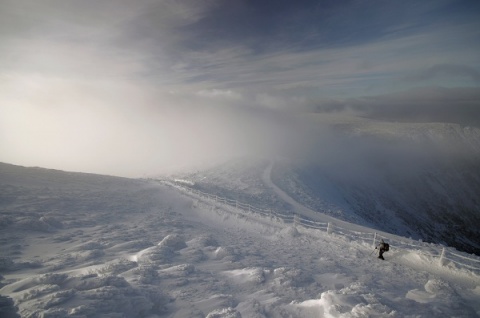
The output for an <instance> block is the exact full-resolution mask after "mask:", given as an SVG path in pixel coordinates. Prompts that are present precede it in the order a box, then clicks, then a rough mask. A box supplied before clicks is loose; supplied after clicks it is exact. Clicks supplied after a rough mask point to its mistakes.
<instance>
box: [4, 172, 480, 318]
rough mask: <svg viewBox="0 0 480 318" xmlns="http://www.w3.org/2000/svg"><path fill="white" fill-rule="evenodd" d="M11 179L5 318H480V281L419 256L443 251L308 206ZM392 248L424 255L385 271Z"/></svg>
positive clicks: (55, 177)
mask: <svg viewBox="0 0 480 318" xmlns="http://www.w3.org/2000/svg"><path fill="white" fill-rule="evenodd" d="M0 168H2V169H0V190H1V191H0V193H1V196H0V211H2V212H1V214H2V219H1V220H2V222H0V239H1V241H0V243H1V244H0V265H1V266H0V274H1V275H0V294H1V296H0V317H2V318H3V317H19V316H21V317H32V318H38V317H74V318H85V317H95V318H96V317H99V318H112V317H128V318H137V317H138V318H140V317H142V318H159V317H160V318H162V317H165V318H183V317H189V318H190V317H192V318H201V317H202V318H205V317H208V318H232V317H235V318H267V317H268V318H357V317H394V318H402V317H409V318H411V317H422V318H423V317H424V318H430V317H478V316H479V315H480V277H479V275H478V274H477V273H475V272H474V271H472V270H467V269H465V268H463V267H460V266H459V265H456V264H455V263H453V262H450V261H448V260H445V263H444V264H443V266H440V264H439V263H440V260H439V257H433V256H429V255H427V254H422V253H419V252H418V251H425V252H429V253H431V254H432V255H438V246H437V245H433V244H426V243H423V242H413V241H411V240H407V239H405V238H402V237H396V236H393V235H392V236H390V235H389V234H388V233H382V232H378V233H377V236H376V237H375V236H372V230H371V229H368V228H364V227H361V226H358V225H355V224H349V223H346V222H343V223H342V222H335V221H333V219H331V218H330V219H329V218H327V217H324V216H321V215H318V213H317V215H318V218H314V217H311V216H312V215H314V213H313V212H311V211H308V210H302V209H301V207H299V206H295V207H293V208H294V210H293V211H295V213H296V215H297V216H296V217H293V216H290V217H289V218H288V219H287V218H282V214H284V212H282V213H278V212H277V214H278V215H277V216H272V215H267V214H268V212H269V211H268V209H267V211H262V212H264V214H260V213H257V211H256V209H255V208H254V206H255V205H256V202H258V201H257V200H253V201H248V200H244V199H242V201H244V202H248V203H243V206H244V208H243V209H241V208H236V207H234V206H233V205H232V203H230V205H229V204H224V203H223V201H222V202H219V201H220V200H219V199H218V197H217V202H215V199H214V197H213V196H212V197H210V198H209V199H206V198H204V197H200V196H199V195H197V194H193V193H191V192H185V191H184V190H181V191H179V189H177V187H176V186H174V187H172V186H167V185H165V184H163V183H160V182H156V181H147V180H129V179H119V178H105V177H102V176H95V175H88V176H87V175H79V174H67V173H63V172H52V171H45V170H37V169H26V168H16V167H12V166H6V165H4V166H3V167H2V165H0ZM257 176H258V174H257ZM182 185H183V186H186V187H188V186H187V185H186V184H185V183H184V184H182ZM207 192H208V191H207ZM282 199H283V198H282ZM230 202H233V201H231V200H230ZM292 203H293V202H292ZM248 208H250V210H251V211H250V212H248ZM264 208H265V206H264ZM276 209H277V210H278V211H282V209H281V208H278V206H276ZM252 210H255V211H256V212H252ZM287 211H292V210H287ZM289 213H290V212H289ZM27 221H28V222H27ZM329 223H330V227H329V225H328V224H329ZM295 224H296V225H295ZM329 232H330V234H329ZM367 232H368V233H367ZM380 237H389V238H391V239H392V241H393V242H392V243H393V244H394V245H395V246H399V247H402V245H401V242H402V240H404V241H405V243H408V244H414V245H418V246H417V247H415V246H414V247H412V246H406V247H405V248H404V249H402V248H397V247H393V246H392V248H391V250H390V251H389V252H387V253H386V255H385V259H386V260H385V261H380V260H378V259H376V256H375V255H374V254H373V252H374V251H375V250H374V249H373V247H372V244H373V242H374V238H375V240H377V239H380ZM394 240H395V241H394ZM389 243H390V241H389ZM454 253H455V254H458V255H459V256H465V257H467V258H468V256H467V255H466V254H463V253H457V252H455V251H454ZM444 256H447V257H448V258H452V259H455V258H454V256H455V255H453V254H451V253H448V254H445V255H444ZM459 260H462V261H463V259H462V258H459ZM465 263H466V262H465ZM472 266H474V265H473V264H472ZM15 312H18V314H19V315H18V314H15Z"/></svg>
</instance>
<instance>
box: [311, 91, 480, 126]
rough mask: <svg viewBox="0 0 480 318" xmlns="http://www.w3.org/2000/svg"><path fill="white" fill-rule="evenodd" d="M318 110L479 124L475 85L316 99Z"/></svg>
mask: <svg viewBox="0 0 480 318" xmlns="http://www.w3.org/2000/svg"><path fill="white" fill-rule="evenodd" d="M311 107H314V109H315V111H317V112H343V111H346V110H350V111H354V112H356V113H357V114H358V115H360V116H364V117H369V118H374V119H381V120H388V121H403V122H449V123H459V124H464V125H477V126H480V91H479V90H478V89H477V88H441V87H431V88H420V89H412V90H407V91H403V92H400V93H391V94H385V95H379V96H370V97H363V98H352V99H345V100H329V101H325V102H319V103H318V104H317V105H315V106H311Z"/></svg>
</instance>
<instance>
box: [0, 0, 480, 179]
mask: <svg viewBox="0 0 480 318" xmlns="http://www.w3.org/2000/svg"><path fill="white" fill-rule="evenodd" d="M479 21H480V3H479V2H478V1H461V0H460V1H451V0H435V1H410V0H406V1H370V0H366V1H313V0H312V1H310V0H305V1H281V0H276V1H270V0H262V1H248V0H229V1H220V0H162V1H161V0H138V1H127V0H97V1H90V0H84V1H71V0H63V1H59V0H31V1H27V0H0V161H3V162H9V163H14V164H20V165H29V166H31V165H34V166H43V167H49V168H58V169H64V170H74V171H88V172H100V173H107V174H115V175H124V176H139V175H143V174H149V173H153V172H159V173H160V172H165V171H170V170H174V169H178V168H181V167H186V166H192V164H193V163H200V162H211V161H213V160H215V159H218V158H220V157H223V156H230V155H236V154H243V153H245V152H249V153H252V152H253V153H258V152H267V153H268V152H274V151H275V149H274V148H275V147H276V146H278V144H279V143H281V142H279V140H287V141H288V142H290V141H291V140H292V139H293V140H295V138H298V137H291V136H292V134H293V135H295V133H297V132H298V131H299V130H302V129H303V128H304V127H302V125H301V124H300V125H299V124H298V123H297V122H296V121H295V120H293V119H292V116H291V115H292V114H298V113H309V112H315V113H320V114H322V113H339V114H347V113H348V114H352V113H354V114H355V115H357V116H363V117H369V118H374V119H382V120H391V121H397V120H402V121H425V122H430V121H453V122H457V123H461V124H478V121H479V120H478V119H479V118H480V89H479V88H480V22H479ZM280 137H281V138H280Z"/></svg>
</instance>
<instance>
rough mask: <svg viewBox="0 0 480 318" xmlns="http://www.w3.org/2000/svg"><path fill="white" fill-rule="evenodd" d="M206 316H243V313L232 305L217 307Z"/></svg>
mask: <svg viewBox="0 0 480 318" xmlns="http://www.w3.org/2000/svg"><path fill="white" fill-rule="evenodd" d="M206 318H242V315H241V314H240V313H239V312H238V311H236V310H235V309H233V308H232V307H228V308H222V309H216V310H214V311H212V312H211V313H209V314H208V315H207V317H206Z"/></svg>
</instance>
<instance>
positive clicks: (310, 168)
mask: <svg viewBox="0 0 480 318" xmlns="http://www.w3.org/2000/svg"><path fill="white" fill-rule="evenodd" d="M304 120H305V119H304ZM308 120H309V121H310V122H313V124H314V127H316V126H322V127H324V126H325V125H328V126H329V127H330V128H331V129H323V130H322V129H318V131H317V130H314V129H313V130H312V131H313V132H310V133H308V134H305V137H304V138H299V140H298V141H297V142H296V145H294V146H292V147H291V148H292V149H290V152H288V153H286V154H285V156H282V157H279V158H275V159H274V161H275V164H274V166H273V169H272V171H271V180H272V181H273V184H274V185H276V186H278V187H279V188H280V189H282V191H284V192H285V193H287V194H288V195H289V196H291V197H292V198H294V199H295V200H296V201H297V202H300V203H301V204H302V205H306V206H308V207H309V208H310V209H312V210H315V211H319V212H321V213H325V214H327V215H330V216H333V217H336V218H340V219H342V220H346V221H350V222H354V223H358V224H363V225H367V226H370V227H374V228H376V229H378V230H383V231H387V232H392V233H396V234H399V235H403V236H408V237H410V236H411V237H413V238H415V239H423V240H425V241H428V242H435V243H443V244H446V245H450V246H455V247H456V248H458V249H461V250H463V251H467V252H470V253H476V254H477V255H480V227H478V224H480V196H479V193H480V129H478V128H475V127H462V126H460V125H457V124H445V123H427V124H426V123H391V122H381V121H373V120H368V119H361V118H351V119H345V118H344V117H341V118H336V117H333V118H332V117H328V116H327V117H325V115H324V114H322V115H319V116H318V118H317V117H315V115H314V114H312V115H311V116H309V118H308ZM312 134H317V135H315V136H316V137H315V138H312ZM306 136H308V137H306ZM292 150H294V151H292ZM269 163H270V161H269V160H260V159H252V158H240V159H238V160H234V161H231V162H228V163H225V164H223V165H219V166H217V167H215V168H212V169H209V170H205V171H198V172H196V173H191V174H184V175H181V176H179V177H180V178H183V179H188V180H190V181H192V182H194V183H195V185H193V188H196V189H199V190H202V191H206V192H209V193H212V194H216V195H221V196H226V197H228V198H230V199H240V200H242V201H253V202H255V204H256V205H258V206H261V207H271V208H276V209H283V210H285V211H292V208H291V204H288V202H287V203H286V204H285V200H282V199H281V198H280V197H279V196H278V194H277V193H275V192H274V191H272V189H271V187H269V186H267V185H266V184H265V182H263V181H264V180H262V174H263V171H264V170H265V169H266V166H267V165H269Z"/></svg>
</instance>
